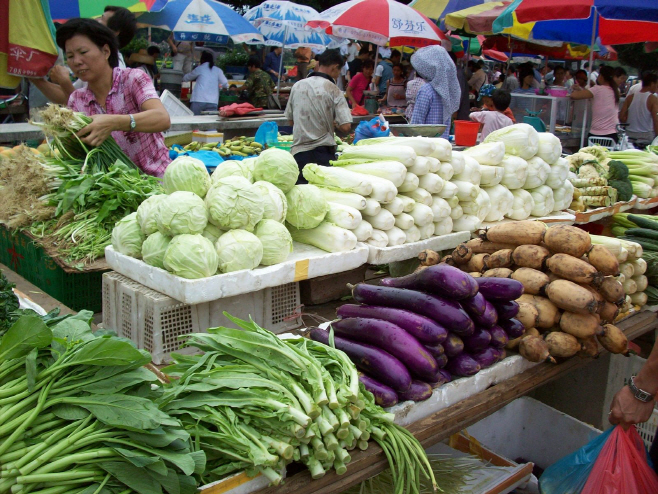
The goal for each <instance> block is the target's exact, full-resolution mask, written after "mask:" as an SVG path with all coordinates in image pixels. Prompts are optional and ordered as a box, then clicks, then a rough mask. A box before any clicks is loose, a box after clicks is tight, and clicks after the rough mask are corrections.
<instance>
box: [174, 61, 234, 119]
mask: <svg viewBox="0 0 658 494" xmlns="http://www.w3.org/2000/svg"><path fill="white" fill-rule="evenodd" d="M183 81H184V82H188V81H196V82H195V84H194V88H193V89H192V97H191V98H190V109H191V110H192V112H194V114H195V115H201V112H204V111H217V107H218V105H219V89H220V88H224V89H228V80H227V79H226V76H225V75H224V72H222V69H220V68H219V67H215V61H214V60H213V56H212V54H211V53H210V52H208V51H204V52H203V53H202V54H201V63H200V64H199V66H198V67H197V68H195V69H194V70H193V71H192V72H190V73H189V74H185V75H184V76H183Z"/></svg>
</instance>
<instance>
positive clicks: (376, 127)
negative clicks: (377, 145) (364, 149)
mask: <svg viewBox="0 0 658 494" xmlns="http://www.w3.org/2000/svg"><path fill="white" fill-rule="evenodd" d="M390 133H391V131H390V129H389V128H388V122H387V121H386V119H384V117H382V116H381V115H380V116H379V117H375V118H373V119H372V120H370V121H368V122H366V121H365V120H364V121H362V122H359V125H358V126H357V127H356V130H355V131H354V144H356V143H357V142H359V141H360V140H361V139H372V138H373V137H388V136H389V135H390Z"/></svg>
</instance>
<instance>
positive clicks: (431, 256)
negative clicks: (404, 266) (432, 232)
mask: <svg viewBox="0 0 658 494" xmlns="http://www.w3.org/2000/svg"><path fill="white" fill-rule="evenodd" d="M418 260H419V261H420V264H422V265H423V266H434V265H435V264H439V262H440V261H441V256H440V255H439V254H438V252H434V251H433V250H431V249H425V250H424V251H422V252H421V253H420V254H418Z"/></svg>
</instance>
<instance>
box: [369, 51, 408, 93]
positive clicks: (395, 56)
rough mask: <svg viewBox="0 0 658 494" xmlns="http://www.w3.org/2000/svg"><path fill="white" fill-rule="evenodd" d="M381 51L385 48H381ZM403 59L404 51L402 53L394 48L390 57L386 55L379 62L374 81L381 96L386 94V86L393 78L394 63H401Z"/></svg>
mask: <svg viewBox="0 0 658 494" xmlns="http://www.w3.org/2000/svg"><path fill="white" fill-rule="evenodd" d="M379 52H380V53H382V52H383V50H382V49H381V48H380V51H379ZM384 53H385V52H384ZM401 59H402V53H400V52H399V51H398V50H393V51H391V54H390V56H389V57H385V58H384V59H383V60H382V61H381V62H379V63H378V64H377V67H376V68H375V77H374V81H375V86H377V90H378V91H379V96H380V97H384V96H386V87H387V84H388V81H390V80H391V79H392V78H393V65H400V60H401Z"/></svg>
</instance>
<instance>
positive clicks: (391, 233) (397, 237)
mask: <svg viewBox="0 0 658 494" xmlns="http://www.w3.org/2000/svg"><path fill="white" fill-rule="evenodd" d="M385 233H386V236H387V237H388V245H387V247H393V246H396V245H402V244H403V243H405V242H406V241H407V235H406V234H405V233H404V232H403V231H402V230H400V229H399V228H397V227H395V226H394V227H393V228H391V229H390V230H387V231H386V232H385Z"/></svg>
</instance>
